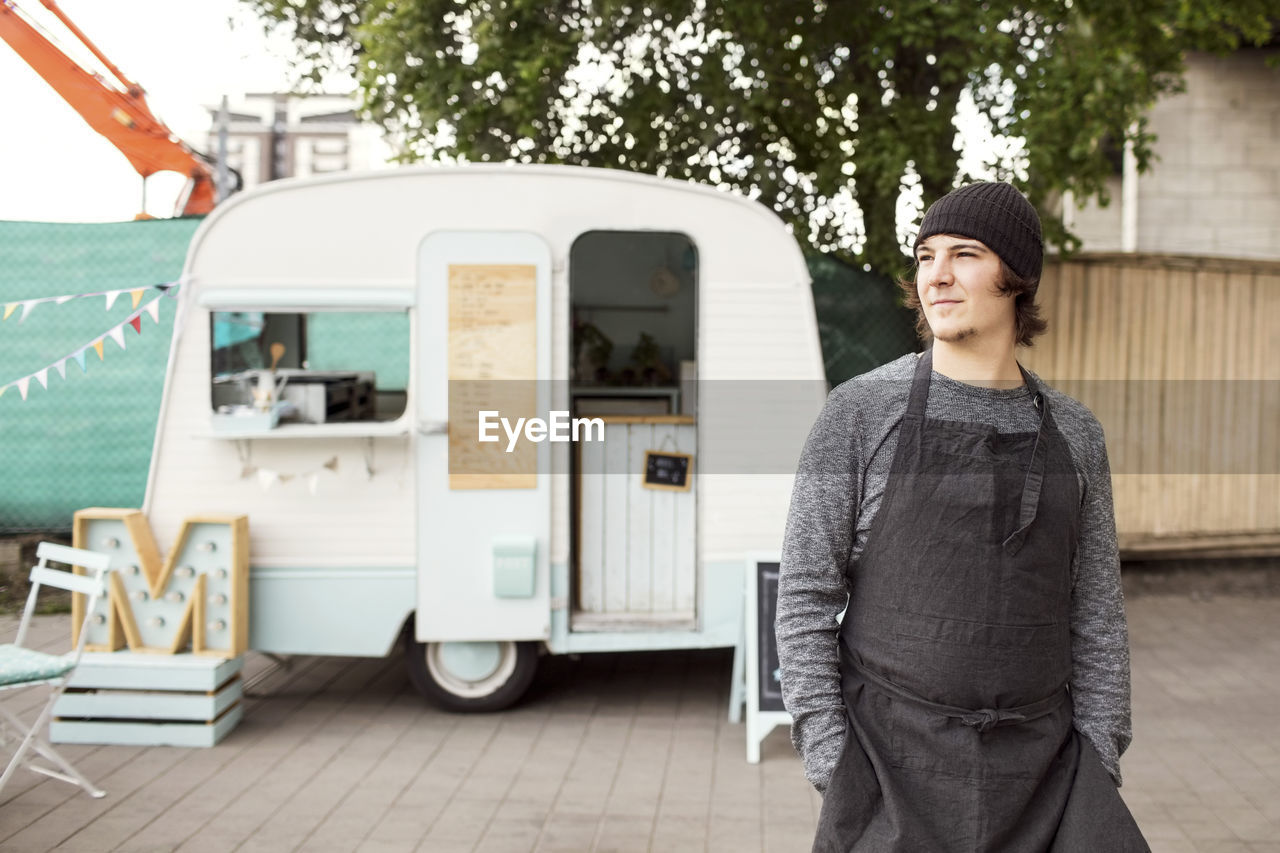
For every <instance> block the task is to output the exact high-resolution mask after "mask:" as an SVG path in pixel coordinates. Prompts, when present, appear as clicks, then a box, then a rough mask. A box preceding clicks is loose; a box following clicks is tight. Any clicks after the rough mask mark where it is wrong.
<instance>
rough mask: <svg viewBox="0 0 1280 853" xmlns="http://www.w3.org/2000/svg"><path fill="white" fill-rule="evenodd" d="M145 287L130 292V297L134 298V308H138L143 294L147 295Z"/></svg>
mask: <svg viewBox="0 0 1280 853" xmlns="http://www.w3.org/2000/svg"><path fill="white" fill-rule="evenodd" d="M146 291H147V289H146V288H145V287H139V288H138V289H137V290H130V291H129V295H130V296H132V297H133V307H134V308H137V307H138V303H139V302H141V301H142V294H143V293H146Z"/></svg>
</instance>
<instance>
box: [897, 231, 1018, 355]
mask: <svg viewBox="0 0 1280 853" xmlns="http://www.w3.org/2000/svg"><path fill="white" fill-rule="evenodd" d="M916 264H917V269H916V293H917V294H918V295H919V297H920V306H921V308H922V309H923V310H924V316H925V320H926V321H927V322H928V323H929V329H930V331H932V332H933V336H934V338H936V339H937V340H940V341H945V342H947V343H959V342H961V341H965V342H971V341H973V340H976V339H979V338H998V337H1012V336H1013V334H1014V312H1013V297H1012V296H1007V295H1005V294H1002V293H1001V292H1000V291H999V288H998V285H999V282H1000V256H999V255H997V254H996V253H995V252H993V251H991V250H990V249H988V248H987V247H986V245H984V244H983V243H981V242H979V241H978V240H974V239H973V238H972V237H959V236H956V235H954V234H935V235H934V236H932V237H930V238H928V239H927V240H924V241H922V242H921V243H920V245H919V246H918V247H917V248H916Z"/></svg>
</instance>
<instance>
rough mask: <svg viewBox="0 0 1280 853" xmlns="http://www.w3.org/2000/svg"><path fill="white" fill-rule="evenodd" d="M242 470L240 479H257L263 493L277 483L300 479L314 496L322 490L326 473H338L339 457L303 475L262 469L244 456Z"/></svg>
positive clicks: (304, 472) (332, 458)
mask: <svg viewBox="0 0 1280 853" xmlns="http://www.w3.org/2000/svg"><path fill="white" fill-rule="evenodd" d="M240 461H241V463H242V464H241V468H240V479H242V480H243V479H246V478H248V477H255V476H256V477H257V479H258V485H259V486H260V487H261V488H262V491H264V492H265V491H267V490H268V489H270V488H271V487H272V486H274V485H275V484H276V483H288V482H289V481H290V480H293V479H299V480H302V481H303V482H305V483H306V484H307V491H309V492H310V493H311V494H312V495H315V494H316V492H318V491H319V490H320V475H321V474H322V473H324V472H325V471H328V472H329V473H331V474H336V473H338V457H336V456H333V457H331V458H330V459H329V460H328V461H327V462H325V463H324V464H323V465H321V466H320V467H319V468H315V469H313V470H311V471H303V472H301V473H294V474H290V473H285V472H284V471H276V470H274V469H272V468H261V467H259V466H257V465H254V464H252V463H251V462H249V461H248V458H247V457H246V456H245V455H244V454H242V455H241V458H240Z"/></svg>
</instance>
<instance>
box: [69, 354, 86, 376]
mask: <svg viewBox="0 0 1280 853" xmlns="http://www.w3.org/2000/svg"><path fill="white" fill-rule="evenodd" d="M71 357H72V358H74V359H75V360H76V364H78V365H80V372H81V373H84V372H85V369H84V350H80V351H78V352H74V353H72V354H71Z"/></svg>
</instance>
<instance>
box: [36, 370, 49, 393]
mask: <svg viewBox="0 0 1280 853" xmlns="http://www.w3.org/2000/svg"><path fill="white" fill-rule="evenodd" d="M34 376H35V377H36V381H37V382H39V383H40V385H41V387H42V388H44V389H45V390H46V391H48V390H49V368H47V367H46V368H45V369H44V370H41V371H39V372H38V373H35V374H34Z"/></svg>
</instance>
